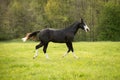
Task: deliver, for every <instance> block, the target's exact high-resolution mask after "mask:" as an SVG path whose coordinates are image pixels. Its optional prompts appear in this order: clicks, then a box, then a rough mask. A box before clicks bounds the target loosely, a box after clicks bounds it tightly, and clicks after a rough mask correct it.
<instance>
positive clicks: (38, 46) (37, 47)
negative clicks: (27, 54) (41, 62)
mask: <svg viewBox="0 0 120 80" xmlns="http://www.w3.org/2000/svg"><path fill="white" fill-rule="evenodd" d="M42 46H43V44H42V43H40V44H38V45H37V46H36V47H35V49H36V53H35V55H34V57H33V59H35V58H36V57H37V56H38V49H39V48H40V47H42Z"/></svg>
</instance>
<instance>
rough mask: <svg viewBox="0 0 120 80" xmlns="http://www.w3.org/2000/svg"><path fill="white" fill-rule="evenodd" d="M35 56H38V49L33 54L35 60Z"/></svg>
mask: <svg viewBox="0 0 120 80" xmlns="http://www.w3.org/2000/svg"><path fill="white" fill-rule="evenodd" d="M37 56H38V49H36V53H35V55H34V57H33V59H35V58H36V57H37Z"/></svg>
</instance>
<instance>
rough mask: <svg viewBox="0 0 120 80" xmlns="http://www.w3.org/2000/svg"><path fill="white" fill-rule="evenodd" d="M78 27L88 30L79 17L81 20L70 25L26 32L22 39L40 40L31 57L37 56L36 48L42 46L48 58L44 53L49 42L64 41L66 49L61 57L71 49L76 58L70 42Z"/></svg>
mask: <svg viewBox="0 0 120 80" xmlns="http://www.w3.org/2000/svg"><path fill="white" fill-rule="evenodd" d="M79 28H80V29H82V30H84V31H86V32H88V31H90V29H89V27H88V26H87V25H86V23H85V22H84V21H83V19H81V21H76V22H74V23H73V24H72V25H70V26H68V27H66V28H63V29H53V28H45V29H42V30H38V31H35V32H32V33H27V35H26V36H25V37H24V38H22V40H23V42H25V41H27V40H28V39H38V40H39V41H40V43H39V44H38V45H36V46H35V49H36V53H35V55H34V57H33V59H35V58H36V57H37V56H38V49H39V48H41V47H43V52H44V54H45V56H46V58H47V59H49V57H48V54H47V53H46V51H47V47H48V44H49V42H55V43H66V46H67V48H68V51H67V52H66V53H65V54H64V55H63V57H65V56H66V55H67V54H68V53H69V52H70V51H72V54H73V56H74V57H75V58H78V57H77V56H76V55H75V53H74V49H73V45H72V42H73V39H74V36H75V34H76V33H77V31H78V29H79Z"/></svg>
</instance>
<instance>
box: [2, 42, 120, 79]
mask: <svg viewBox="0 0 120 80" xmlns="http://www.w3.org/2000/svg"><path fill="white" fill-rule="evenodd" d="M36 44H37V43H36V42H27V43H22V42H13V41H12V42H0V80H120V42H74V43H73V46H74V50H75V53H76V55H77V56H79V59H75V58H74V57H73V56H72V54H71V53H69V54H68V55H67V56H66V57H65V58H62V55H63V54H64V53H65V52H66V51H67V48H66V45H65V44H57V43H50V44H49V46H48V50H47V53H48V55H49V57H50V59H49V60H47V59H46V58H45V55H44V54H43V52H42V48H40V49H39V56H38V57H37V58H36V59H33V55H34V53H35V50H34V47H35V45H36Z"/></svg>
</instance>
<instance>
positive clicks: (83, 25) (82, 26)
mask: <svg viewBox="0 0 120 80" xmlns="http://www.w3.org/2000/svg"><path fill="white" fill-rule="evenodd" d="M80 28H81V29H83V30H85V31H86V32H88V31H90V29H89V27H88V26H87V25H86V24H85V22H84V21H83V19H81V23H80Z"/></svg>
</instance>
